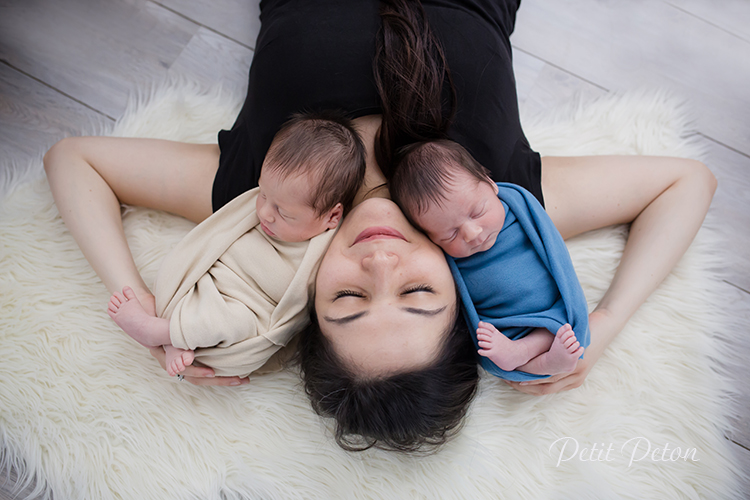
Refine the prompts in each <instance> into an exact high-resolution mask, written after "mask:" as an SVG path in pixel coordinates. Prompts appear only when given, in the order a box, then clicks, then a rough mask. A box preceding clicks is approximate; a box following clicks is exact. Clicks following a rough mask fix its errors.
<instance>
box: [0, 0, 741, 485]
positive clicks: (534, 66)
mask: <svg viewBox="0 0 750 500" xmlns="http://www.w3.org/2000/svg"><path fill="white" fill-rule="evenodd" d="M258 12H259V7H258V0H215V1H213V2H205V1H202V0H158V1H146V0H25V1H21V0H0V151H2V155H1V157H0V162H2V163H0V167H2V168H4V169H5V170H6V172H7V171H8V170H9V169H10V168H11V167H10V164H11V163H12V164H14V165H15V169H16V170H23V169H25V168H30V167H34V166H35V168H39V165H40V164H39V159H40V158H41V154H42V153H43V152H44V151H45V150H46V149H47V148H49V146H51V145H52V144H54V142H55V141H56V140H58V139H60V138H62V137H64V136H68V135H78V134H82V133H86V132H91V131H95V130H101V129H102V127H106V126H108V125H110V124H111V123H113V121H114V120H115V119H116V118H117V117H119V116H120V115H121V114H122V112H123V110H124V109H125V105H126V102H127V97H128V94H129V93H130V92H131V91H132V90H133V89H134V88H136V87H139V86H140V87H144V86H148V85H151V84H153V83H154V82H158V81H161V80H162V79H164V78H166V77H168V76H177V75H182V76H185V77H187V78H190V79H194V80H196V81H198V82H200V83H203V84H206V85H211V84H214V83H222V84H223V85H224V86H225V87H228V88H232V89H236V91H237V92H242V89H243V88H244V86H245V84H246V83H245V79H246V76H247V68H248V67H249V65H250V62H251V60H252V47H253V46H254V44H255V38H256V35H257V33H258V29H259V27H260V22H259V20H258ZM512 42H513V46H514V51H515V66H516V75H517V83H518V92H519V99H520V104H521V108H522V110H523V111H524V112H535V111H540V110H545V109H548V108H550V107H552V106H555V105H557V104H560V103H563V102H565V101H566V100H568V99H570V98H572V97H573V96H575V95H577V94H582V95H584V96H597V95H604V94H607V93H609V92H616V91H622V90H627V89H632V88H641V87H646V88H656V87H659V88H667V89H670V90H671V91H673V92H676V93H677V94H679V95H681V96H682V97H684V98H685V99H686V100H687V101H688V102H689V103H690V106H691V108H692V109H693V111H694V115H695V117H696V130H697V134H698V137H697V138H698V139H699V140H700V141H701V142H702V143H704V145H705V146H706V148H707V151H708V156H707V158H706V162H707V163H708V165H709V166H710V167H711V169H712V170H713V171H714V173H715V174H716V175H717V177H718V178H719V190H718V192H717V194H716V198H715V200H714V203H713V205H712V208H711V215H712V216H713V217H716V219H717V220H718V221H720V227H721V229H722V233H724V234H727V235H731V240H729V241H728V242H727V245H725V248H724V249H723V254H722V259H723V261H724V262H725V263H726V266H725V271H726V281H725V282H724V286H725V287H726V290H727V292H728V293H729V294H730V295H729V296H731V297H732V298H733V300H732V303H731V304H730V307H731V310H732V313H731V319H732V320H733V321H734V323H735V324H736V335H735V337H734V339H733V341H732V342H733V350H734V351H735V352H737V353H738V355H739V357H740V358H745V359H747V358H748V357H750V338H749V336H748V330H749V328H748V326H747V325H748V324H750V252H748V251H747V248H750V210H748V208H750V92H748V90H747V88H748V82H750V2H747V0H680V1H677V0H630V1H628V2H614V1H602V0H556V1H554V2H550V1H545V0H524V3H523V7H522V8H521V10H520V12H519V14H518V22H517V28H516V32H515V34H514V35H513V37H512ZM730 371H731V374H732V376H733V377H734V379H735V380H736V382H737V387H738V390H739V391H740V402H739V406H738V411H739V412H740V415H741V416H740V418H739V419H738V420H737V421H736V428H735V429H733V430H728V431H727V437H728V439H731V440H732V443H733V448H734V450H735V452H736V460H738V461H739V462H740V463H742V464H744V470H747V471H750V419H749V418H748V415H750V388H748V384H747V381H748V380H750V368H748V367H747V364H746V366H744V367H734V368H731V367H730ZM14 484H16V479H15V476H14V475H13V474H11V476H10V477H3V475H2V473H1V472H0V499H9V498H12V497H13V496H14V494H15V493H17V492H15V493H13V485H14ZM746 488H747V491H748V495H750V482H748V483H747V486H746ZM31 491H32V489H31V488H26V489H25V490H24V491H23V492H22V493H21V495H20V497H24V496H25V495H27V494H29V493H30V492H31Z"/></svg>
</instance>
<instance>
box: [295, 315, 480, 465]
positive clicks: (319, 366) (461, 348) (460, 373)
mask: <svg viewBox="0 0 750 500" xmlns="http://www.w3.org/2000/svg"><path fill="white" fill-rule="evenodd" d="M457 307H460V305H459V306H457ZM311 319H312V323H311V325H310V326H309V327H308V328H307V329H306V330H304V331H303V332H302V334H301V335H300V340H299V345H298V355H297V360H298V361H299V363H300V365H301V368H302V378H303V381H304V385H305V390H306V392H307V394H308V396H309V397H310V400H311V402H312V406H313V409H315V411H316V412H317V413H318V414H319V415H322V416H327V417H333V419H334V420H335V424H336V429H335V438H336V442H337V443H338V444H339V446H341V447H342V448H343V449H345V450H347V451H363V450H366V449H368V448H372V447H376V448H381V449H385V450H392V451H401V452H419V453H430V452H433V451H436V450H437V449H438V448H439V447H440V446H441V445H442V444H444V443H445V442H446V441H447V440H448V439H449V438H450V437H451V436H453V435H454V434H455V433H456V432H458V430H459V429H460V428H461V426H462V424H463V419H464V416H465V415H466V412H467V410H468V408H469V404H470V403H471V401H472V399H473V398H474V395H475V394H476V390H477V385H478V382H479V372H478V368H477V359H476V350H475V347H474V343H473V341H472V340H471V335H470V334H469V331H468V327H467V325H466V322H465V321H464V319H463V317H462V316H461V315H460V314H458V313H456V314H455V315H454V320H453V322H452V323H451V325H450V327H449V329H448V331H446V332H445V336H444V340H443V344H442V346H441V349H440V352H439V354H438V356H437V359H436V360H435V361H434V362H433V363H432V364H431V365H429V366H427V367H425V368H422V369H419V370H414V371H409V372H403V373H397V374H395V375H390V376H385V377H366V376H362V375H357V374H356V373H353V372H352V370H351V369H350V368H348V367H347V365H346V364H345V363H344V362H343V361H342V359H341V358H340V357H339V356H338V355H337V353H336V351H335V350H334V348H333V345H332V344H331V342H330V341H329V340H328V339H327V338H326V337H325V336H324V335H323V334H322V332H321V330H320V327H319V325H318V321H317V319H316V318H315V314H314V313H312V318H311Z"/></svg>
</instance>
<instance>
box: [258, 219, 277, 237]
mask: <svg viewBox="0 0 750 500" xmlns="http://www.w3.org/2000/svg"><path fill="white" fill-rule="evenodd" d="M260 228H261V229H262V230H263V232H264V233H266V234H267V235H268V236H276V234H274V232H273V231H271V230H270V229H268V227H266V225H265V224H263V222H261V223H260Z"/></svg>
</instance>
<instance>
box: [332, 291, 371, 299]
mask: <svg viewBox="0 0 750 500" xmlns="http://www.w3.org/2000/svg"><path fill="white" fill-rule="evenodd" d="M342 297H359V298H363V297H364V295H362V294H361V293H359V292H355V291H354V290H339V291H338V292H336V298H335V299H334V300H338V299H340V298H342Z"/></svg>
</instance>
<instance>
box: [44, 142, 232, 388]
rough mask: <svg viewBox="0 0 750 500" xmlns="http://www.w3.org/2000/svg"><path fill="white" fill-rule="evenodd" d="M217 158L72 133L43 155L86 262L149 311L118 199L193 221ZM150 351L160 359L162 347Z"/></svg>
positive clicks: (196, 150)
mask: <svg viewBox="0 0 750 500" xmlns="http://www.w3.org/2000/svg"><path fill="white" fill-rule="evenodd" d="M218 165H219V149H218V146H216V145H212V144H185V143H179V142H172V141H162V140H156V139H122V138H112V137H72V138H68V139H63V140H62V141H60V142H58V143H57V144H55V145H54V146H53V147H52V148H51V149H50V150H49V152H47V154H46V155H45V157H44V168H45V170H46V172H47V178H48V180H49V184H50V188H51V190H52V195H53V197H54V198H55V203H56V204H57V208H58V210H59V211H60V215H61V216H62V218H63V221H65V225H66V226H67V227H68V229H69V230H70V232H71V233H72V234H73V238H75V240H76V242H77V243H78V245H79V246H80V247H81V251H82V252H83V254H84V255H85V256H86V259H87V260H88V261H89V263H90V264H91V267H93V268H94V271H96V274H97V275H99V277H100V278H101V280H102V281H103V282H104V285H105V286H106V287H107V289H108V290H109V291H110V292H111V293H115V292H119V291H120V290H122V288H123V287H124V286H126V285H127V286H130V287H131V288H133V289H134V290H135V292H136V295H137V296H138V299H139V300H140V301H141V303H142V304H143V306H144V308H146V310H147V311H148V312H149V313H150V314H155V312H154V309H155V308H154V297H153V295H152V294H151V291H150V290H149V289H148V287H147V286H146V284H145V283H144V282H143V279H142V278H141V276H140V274H139V273H138V269H137V268H136V266H135V262H134V261H133V256H132V255H131V253H130V248H129V247H128V243H127V240H126V239H125V234H124V232H123V228H122V217H121V215H120V204H121V203H127V204H130V205H138V206H143V207H148V208H155V209H159V210H165V211H167V212H171V213H174V214H177V215H181V216H183V217H186V218H187V219H190V220H192V221H193V222H200V221H202V220H203V219H205V218H206V217H208V216H209V215H211V212H212V207H211V187H212V185H213V178H214V175H215V174H216V169H217V168H218ZM157 351H158V352H157ZM151 353H152V355H154V357H156V358H157V360H159V362H160V363H161V365H162V367H164V366H165V364H164V349H162V348H161V347H158V348H154V349H151ZM185 375H186V376H185V378H186V379H187V380H189V381H190V382H192V383H194V384H196V385H234V384H235V383H245V382H242V381H241V380H240V379H239V378H237V377H213V370H211V369H210V368H206V367H197V366H196V367H190V368H188V370H187V371H186V372H185ZM237 385H238V384H237Z"/></svg>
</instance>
